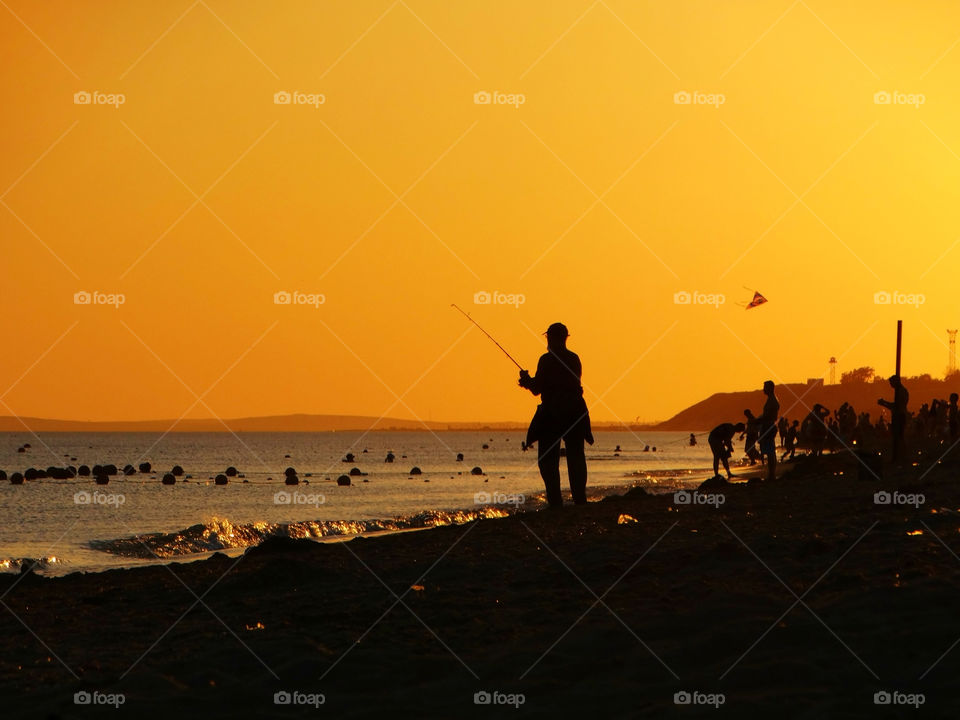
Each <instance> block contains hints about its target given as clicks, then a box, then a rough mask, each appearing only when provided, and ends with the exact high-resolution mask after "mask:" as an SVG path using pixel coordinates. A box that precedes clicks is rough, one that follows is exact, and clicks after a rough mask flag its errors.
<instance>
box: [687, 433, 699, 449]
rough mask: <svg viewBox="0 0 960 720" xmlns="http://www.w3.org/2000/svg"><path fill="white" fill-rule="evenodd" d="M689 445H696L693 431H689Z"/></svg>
mask: <svg viewBox="0 0 960 720" xmlns="http://www.w3.org/2000/svg"><path fill="white" fill-rule="evenodd" d="M689 442H690V447H696V445H697V436H696V435H694V434H693V433H690V441H689Z"/></svg>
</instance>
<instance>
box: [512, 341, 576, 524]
mask: <svg viewBox="0 0 960 720" xmlns="http://www.w3.org/2000/svg"><path fill="white" fill-rule="evenodd" d="M545 334H546V336H547V352H545V353H544V354H543V355H541V356H540V361H539V362H538V363H537V373H536V375H534V376H533V377H530V373H528V372H527V371H526V370H521V371H520V381H519V385H520V387H523V388H526V389H527V390H529V391H530V392H532V393H533V394H534V395H539V396H540V399H541V402H540V405H539V406H538V407H537V412H536V414H535V415H534V416H533V421H532V422H531V423H530V429H529V430H528V431H527V444H528V445H529V444H530V443H533V442H536V443H538V445H537V465H538V466H539V467H540V477H542V478H543V484H544V487H545V488H546V491H547V502H548V503H550V507H554V508H558V507H563V496H562V495H561V494H560V441H561V440H562V441H563V444H564V446H565V448H566V456H567V475H568V476H569V480H570V494H571V495H572V496H573V502H574V503H575V504H577V505H583V504H584V503H586V502H587V493H586V488H587V458H586V455H585V454H584V450H583V444H584V442H585V441H586V442H588V443H590V444H591V445H593V433H591V431H590V415H589V412H588V411H587V404H586V402H585V401H584V399H583V387H582V386H581V385H580V377H581V375H582V372H583V369H582V366H581V364H580V358H579V357H577V355H576V354H575V353H573V352H571V351H570V350H568V349H567V337H568V336H569V333H568V332H567V328H566V326H565V325H563V324H562V323H554V324H553V325H551V326H550V327H549V328H547V332H546V333H545Z"/></svg>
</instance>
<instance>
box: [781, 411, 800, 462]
mask: <svg viewBox="0 0 960 720" xmlns="http://www.w3.org/2000/svg"><path fill="white" fill-rule="evenodd" d="M799 439H800V421H799V420H794V421H793V424H792V425H790V426H789V427H787V438H786V440H784V441H783V447H784V452H783V457H781V458H780V462H783V461H784V460H786V459H787V456H788V455H789V456H790V458H789V459H790V460H793V458H794V456H795V455H796V454H797V441H798V440H799Z"/></svg>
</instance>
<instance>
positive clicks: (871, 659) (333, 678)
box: [0, 452, 960, 718]
mask: <svg viewBox="0 0 960 720" xmlns="http://www.w3.org/2000/svg"><path fill="white" fill-rule="evenodd" d="M955 454H960V452H958V453H955ZM930 463H931V460H921V461H920V465H919V466H917V467H908V468H906V469H904V470H901V471H898V472H897V473H891V472H890V471H889V469H888V471H887V475H888V479H887V480H886V481H883V482H878V481H876V480H874V479H872V478H870V479H863V478H860V477H859V475H860V473H859V467H860V466H859V465H858V463H857V462H856V459H855V458H854V457H853V456H851V455H849V454H844V455H839V456H834V457H829V458H823V459H821V460H820V461H819V462H818V463H812V462H801V463H798V464H797V465H796V466H794V467H793V468H792V469H791V470H790V471H789V472H787V473H786V474H785V475H784V476H783V477H782V478H780V479H778V480H777V481H775V482H773V483H758V482H753V483H736V484H734V485H732V486H730V487H727V488H724V489H722V490H721V492H722V493H723V495H724V502H723V504H722V505H719V506H713V505H701V504H687V505H677V504H675V503H674V498H673V496H672V495H660V496H650V495H647V494H645V493H643V492H642V491H639V490H634V491H631V492H629V493H627V495H626V496H623V497H616V498H609V499H607V500H605V501H602V502H594V503H591V504H589V505H588V506H586V507H579V508H574V507H566V508H564V509H563V510H562V511H559V512H556V511H548V510H543V511H540V512H531V513H521V514H518V515H514V516H511V517H508V518H502V519H487V520H481V521H477V522H473V523H470V524H467V525H461V526H449V527H441V528H436V529H433V530H430V531H427V532H415V533H404V534H399V535H392V536H388V537H379V538H370V539H368V538H358V539H354V540H351V541H349V542H342V543H315V542H311V541H292V540H281V539H274V540H269V541H267V542H266V543H264V544H263V545H261V546H259V547H257V548H251V549H249V550H248V551H247V552H246V553H244V554H243V555H242V556H240V557H236V558H229V557H227V556H225V555H222V554H218V555H215V556H213V557H211V558H210V559H208V560H204V561H201V562H193V563H184V564H171V565H169V566H164V567H148V568H137V569H131V570H116V571H109V572H104V573H99V574H89V575H81V574H74V575H68V576H66V577H61V578H42V577H36V576H29V575H28V576H25V577H12V576H4V577H0V594H3V603H4V604H5V605H6V606H8V608H9V611H8V610H7V609H4V608H2V607H0V692H2V697H3V703H4V705H3V717H61V718H68V717H89V716H91V714H97V715H99V716H102V715H103V714H104V713H106V712H107V710H106V709H95V708H90V707H85V706H78V705H75V704H74V702H73V698H74V693H75V692H78V691H84V690H86V691H90V692H93V691H98V692H101V693H107V694H110V693H123V695H124V704H123V706H122V707H121V708H120V710H119V711H116V712H117V717H119V716H120V713H124V712H126V713H130V712H133V713H136V714H137V715H138V716H140V717H178V716H179V717H205V718H221V717H222V718H236V717H305V716H310V717H320V716H321V714H323V715H330V714H334V715H336V716H337V717H339V718H369V717H383V716H385V715H387V716H395V717H422V718H450V717H492V716H495V715H506V716H508V717H518V718H519V717H530V718H548V717H549V718H557V717H577V716H581V715H589V716H590V717H595V718H633V717H651V718H653V717H657V718H660V717H738V718H741V717H772V716H776V717H784V718H807V717H809V718H824V717H831V718H862V717H902V716H904V715H905V714H908V713H909V714H910V716H913V715H916V716H918V717H921V716H931V717H945V716H947V714H948V713H949V714H950V715H955V714H956V712H957V710H958V709H960V688H958V687H957V685H956V682H955V680H954V678H955V676H956V675H957V673H958V671H960V645H958V646H957V647H956V648H954V649H953V650H951V646H952V645H953V644H954V642H955V641H957V640H958V638H960V558H958V557H957V556H955V555H954V554H953V553H954V552H960V534H958V530H960V514H958V508H960V488H958V483H957V477H958V469H960V457H958V458H955V459H953V460H951V461H950V462H944V463H943V464H940V465H936V466H935V468H934V469H933V470H932V471H931V472H927V468H928V467H929V465H930ZM925 473H926V474H925ZM924 474H925V476H924V477H923V478H922V480H921V479H920V477H921V475H924ZM883 489H886V490H890V491H892V490H899V491H901V492H902V493H905V494H917V493H922V494H923V495H924V503H923V504H922V505H920V506H919V507H918V508H915V507H913V506H910V505H883V504H875V502H874V493H875V492H877V491H879V490H883ZM914 499H916V498H914ZM622 516H630V518H632V519H635V520H636V522H632V521H631V520H630V519H629V518H626V517H622ZM941 540H942V543H941ZM944 544H945V545H946V546H947V547H945V545H944ZM948 547H949V549H948ZM194 593H195V594H194ZM394 593H396V595H394ZM198 596H199V598H200V600H199V601H198ZM398 597H399V598H400V599H399V600H398ZM598 597H599V598H600V601H599V602H598ZM798 598H799V602H798ZM591 608H592V609H591ZM11 611H12V612H11ZM13 613H15V614H16V615H17V616H19V618H21V619H22V621H23V622H22V623H21V622H20V621H19V620H17V619H16V618H15V617H14V615H13ZM28 628H29V629H28ZM944 653H946V655H944ZM941 656H943V657H942V659H940V658H941ZM58 658H59V659H58ZM938 659H939V662H938ZM61 661H62V662H61ZM74 674H75V675H76V676H77V677H75V676H74ZM921 676H923V677H922V679H921ZM283 690H286V691H289V692H293V691H298V692H300V693H304V694H305V695H306V694H311V693H313V694H322V695H323V696H324V700H325V702H324V704H323V705H322V706H321V707H319V708H314V707H312V706H304V705H275V704H274V693H276V692H278V691H283ZM481 691H488V692H491V693H493V692H494V691H497V692H500V693H504V695H503V696H498V699H504V698H506V699H512V700H513V701H514V702H517V701H518V700H519V697H512V698H510V697H509V696H511V695H514V696H515V695H516V694H522V695H523V704H522V705H520V706H519V707H518V708H515V707H512V706H506V707H504V706H497V707H492V706H488V705H476V704H475V702H474V696H475V693H478V692H481ZM681 691H689V692H691V693H693V692H694V691H696V692H699V693H703V694H705V695H701V696H697V697H698V698H699V699H701V700H702V699H704V698H705V696H706V695H708V694H716V693H722V694H723V700H724V702H723V704H722V705H721V706H720V708H719V710H717V709H714V708H713V707H712V706H703V705H701V706H692V705H677V704H675V693H677V692H681ZM882 691H888V692H890V693H894V692H899V693H903V694H904V695H901V696H897V697H898V698H899V699H901V700H902V699H904V698H905V697H906V696H907V694H910V693H923V694H924V704H923V706H922V707H921V708H920V709H919V710H918V711H916V710H914V709H913V708H912V707H906V708H905V707H903V706H887V705H876V704H875V703H874V694H875V693H877V692H882ZM300 699H303V697H300ZM315 699H316V698H315ZM717 699H718V698H714V700H717ZM114 712H115V711H114V710H113V709H112V708H109V713H114Z"/></svg>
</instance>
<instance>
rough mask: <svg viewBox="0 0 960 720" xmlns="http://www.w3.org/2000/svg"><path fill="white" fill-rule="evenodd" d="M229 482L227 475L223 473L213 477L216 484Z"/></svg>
mask: <svg viewBox="0 0 960 720" xmlns="http://www.w3.org/2000/svg"><path fill="white" fill-rule="evenodd" d="M228 482H229V481H228V480H227V476H226V475H224V474H223V473H220V474H219V475H217V476H216V477H215V478H214V479H213V483H214V484H215V485H226V484H227V483H228Z"/></svg>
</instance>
